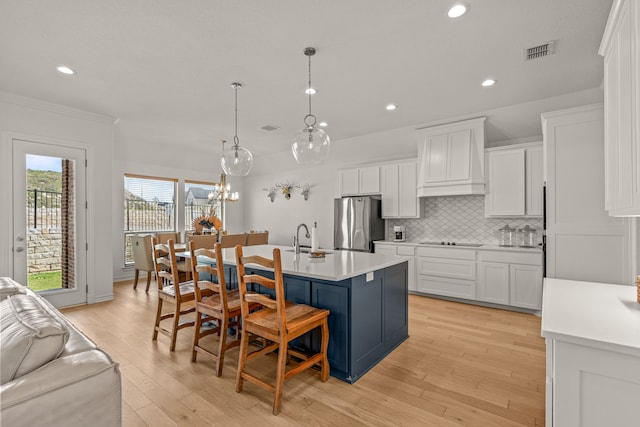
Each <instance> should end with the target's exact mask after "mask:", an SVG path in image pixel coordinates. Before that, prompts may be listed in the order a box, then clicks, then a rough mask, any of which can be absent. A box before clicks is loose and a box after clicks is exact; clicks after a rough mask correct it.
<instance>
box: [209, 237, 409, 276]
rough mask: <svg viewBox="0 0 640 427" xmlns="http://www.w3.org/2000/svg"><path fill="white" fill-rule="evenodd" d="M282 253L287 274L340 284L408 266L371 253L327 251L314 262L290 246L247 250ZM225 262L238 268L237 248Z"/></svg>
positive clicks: (225, 255) (398, 258)
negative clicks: (359, 277)
mask: <svg viewBox="0 0 640 427" xmlns="http://www.w3.org/2000/svg"><path fill="white" fill-rule="evenodd" d="M274 248H279V249H280V258H281V260H282V272H283V274H289V275H292V276H301V277H308V278H314V279H324V280H330V281H335V282H337V281H340V280H344V279H350V278H352V277H356V276H360V275H363V274H366V273H370V272H373V271H377V270H380V269H383V268H386V267H391V266H393V265H397V264H400V263H402V262H406V261H407V260H408V258H406V257H402V256H394V255H385V254H376V253H369V252H355V251H339V250H324V249H321V250H324V251H325V252H326V256H325V257H324V258H312V257H311V256H310V254H308V253H300V254H297V255H296V254H295V253H294V252H293V248H292V247H290V246H276V245H255V246H244V247H243V248H242V251H243V254H244V255H245V256H248V255H259V256H263V257H265V258H273V249H274ZM222 252H223V253H222V260H223V262H224V263H225V264H232V265H235V264H236V253H235V249H234V248H228V249H223V251H222Z"/></svg>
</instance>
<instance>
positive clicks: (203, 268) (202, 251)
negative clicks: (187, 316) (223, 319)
mask: <svg viewBox="0 0 640 427" xmlns="http://www.w3.org/2000/svg"><path fill="white" fill-rule="evenodd" d="M188 246H189V252H190V253H191V277H192V278H193V284H194V288H195V294H196V301H198V302H199V301H202V294H203V293H202V291H203V290H204V289H210V290H211V291H213V292H214V293H216V294H218V295H220V307H221V309H222V310H223V311H224V312H226V311H228V306H227V282H226V280H225V277H224V264H223V263H222V247H221V246H220V243H216V244H215V245H214V248H213V249H208V248H196V245H195V242H193V241H191V242H189V244H188ZM199 256H205V257H207V258H211V259H213V260H215V262H216V265H215V267H214V266H212V265H210V264H205V263H198V257H199ZM200 273H208V274H210V275H211V278H212V279H215V281H213V280H203V279H201V278H200Z"/></svg>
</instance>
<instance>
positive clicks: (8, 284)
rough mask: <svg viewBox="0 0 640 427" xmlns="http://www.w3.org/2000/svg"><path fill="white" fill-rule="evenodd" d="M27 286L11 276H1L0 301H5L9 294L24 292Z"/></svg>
mask: <svg viewBox="0 0 640 427" xmlns="http://www.w3.org/2000/svg"><path fill="white" fill-rule="evenodd" d="M24 293H26V291H25V287H24V286H22V285H21V284H20V283H18V282H16V281H15V280H13V279H12V278H10V277H0V301H4V300H5V299H6V298H7V297H8V296H9V295H15V294H24Z"/></svg>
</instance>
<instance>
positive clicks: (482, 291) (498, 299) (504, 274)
mask: <svg viewBox="0 0 640 427" xmlns="http://www.w3.org/2000/svg"><path fill="white" fill-rule="evenodd" d="M478 268H479V269H480V272H479V274H480V280H479V281H478V293H477V298H478V300H480V301H487V302H493V303H496V304H505V305H506V304H509V264H504V263H500V262H481V263H480V265H479V266H478Z"/></svg>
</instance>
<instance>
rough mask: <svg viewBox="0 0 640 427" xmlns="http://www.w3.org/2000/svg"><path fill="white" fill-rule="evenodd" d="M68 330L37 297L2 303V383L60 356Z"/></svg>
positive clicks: (10, 297) (23, 297)
mask: <svg viewBox="0 0 640 427" xmlns="http://www.w3.org/2000/svg"><path fill="white" fill-rule="evenodd" d="M68 338H69V331H68V330H67V326H66V324H65V323H64V322H61V321H60V320H59V319H57V318H56V317H54V316H52V315H51V313H49V311H48V310H47V309H46V308H44V307H43V306H42V304H41V303H40V302H39V301H38V298H37V297H33V296H31V295H20V294H17V295H12V296H9V297H7V298H6V299H5V300H4V301H2V302H0V351H1V352H2V353H1V354H2V364H0V384H4V383H6V382H7V381H11V380H13V379H15V378H18V377H20V376H22V375H24V374H27V373H29V372H31V371H33V370H34V369H37V368H39V367H40V366H42V365H44V364H46V363H48V362H50V361H51V360H53V359H55V358H56V357H58V356H59V355H60V354H61V353H62V350H63V348H64V345H65V343H66V342H67V339H68Z"/></svg>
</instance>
